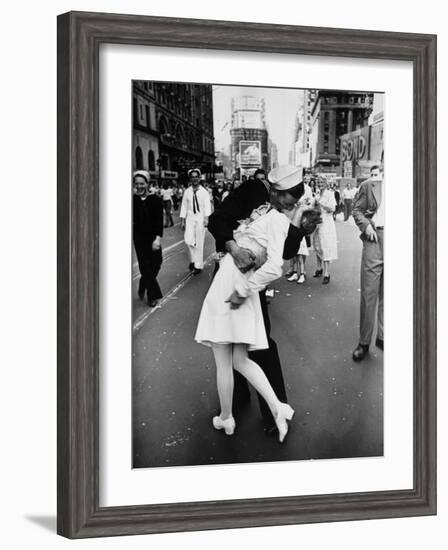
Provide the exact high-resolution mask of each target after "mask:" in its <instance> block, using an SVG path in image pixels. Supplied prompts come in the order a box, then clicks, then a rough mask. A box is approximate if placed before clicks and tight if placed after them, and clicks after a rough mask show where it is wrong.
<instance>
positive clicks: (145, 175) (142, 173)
mask: <svg viewBox="0 0 448 550" xmlns="http://www.w3.org/2000/svg"><path fill="white" fill-rule="evenodd" d="M136 176H142V177H143V178H145V180H146V183H149V179H150V178H149V172H147V171H146V170H135V172H134V173H133V174H132V177H133V178H135V177H136Z"/></svg>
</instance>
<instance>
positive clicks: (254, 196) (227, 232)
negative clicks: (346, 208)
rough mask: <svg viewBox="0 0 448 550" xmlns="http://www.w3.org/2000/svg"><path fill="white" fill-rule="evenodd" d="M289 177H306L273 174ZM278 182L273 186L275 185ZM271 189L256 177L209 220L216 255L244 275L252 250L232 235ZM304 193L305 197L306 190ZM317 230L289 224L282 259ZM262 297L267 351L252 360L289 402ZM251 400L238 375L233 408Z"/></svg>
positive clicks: (266, 414) (268, 428)
mask: <svg viewBox="0 0 448 550" xmlns="http://www.w3.org/2000/svg"><path fill="white" fill-rule="evenodd" d="M286 175H288V176H289V177H290V178H291V179H292V180H293V181H294V183H295V184H296V185H300V184H301V182H302V179H303V175H302V169H301V168H300V167H287V168H284V167H283V168H282V171H281V173H280V172H279V171H278V172H277V173H275V172H273V173H271V174H270V177H271V178H272V179H273V180H275V181H277V180H280V179H283V178H285V177H286ZM280 176H281V177H280ZM275 181H273V182H272V183H275ZM270 189H271V182H270V181H268V180H266V179H265V178H264V177H262V174H261V177H257V179H255V180H254V181H253V182H248V181H246V182H245V183H241V185H239V186H238V187H236V188H234V190H233V191H232V192H231V193H230V195H229V196H228V197H227V198H226V199H225V200H224V201H223V202H222V204H221V206H220V207H219V208H218V209H217V210H216V211H215V212H214V213H213V214H212V215H211V216H210V220H209V231H210V232H211V234H212V235H213V236H214V238H215V240H216V251H217V253H218V254H220V255H224V254H226V253H227V252H228V253H229V255H230V256H231V257H232V259H233V261H234V264H235V266H236V267H237V268H238V270H239V271H241V273H246V272H247V271H248V270H250V269H252V268H253V266H254V254H253V253H252V251H251V250H249V249H247V248H245V247H243V246H239V245H238V243H237V242H236V241H235V239H234V236H233V231H234V230H235V229H236V228H237V227H238V225H239V222H238V221H239V220H242V219H245V218H248V217H249V216H250V214H251V212H252V211H253V210H254V209H256V208H258V207H259V206H261V205H263V204H265V203H266V202H267V201H269V193H270ZM301 193H302V194H303V186H302V191H301ZM315 227H316V225H315V224H313V223H309V224H308V225H306V226H305V225H304V220H303V217H302V222H301V224H300V227H295V226H294V225H292V224H290V225H289V228H288V234H287V238H286V240H285V243H284V249H283V258H284V259H286V260H289V259H291V258H292V257H293V256H295V255H296V254H297V251H298V249H299V246H300V242H301V241H302V238H303V237H304V236H305V235H307V234H309V233H312V232H313V231H314V229H315ZM259 296H260V305H261V311H262V315H263V324H264V328H265V332H266V337H267V341H268V349H262V350H254V351H249V357H250V358H251V359H252V360H253V361H255V362H256V363H257V364H258V365H259V366H260V367H261V369H262V370H263V372H264V373H265V375H266V377H267V378H268V380H269V383H270V384H271V386H272V388H273V390H274V392H275V394H276V395H277V397H278V398H279V400H280V401H281V402H286V401H287V397H286V389H285V383H284V379H283V373H282V368H281V363H280V357H279V354H278V349H277V344H276V342H275V341H274V340H273V338H272V337H271V334H270V333H271V321H270V319H269V312H268V304H267V300H266V293H265V291H264V290H261V291H260V293H259ZM258 396H259V403H260V410H261V414H262V417H263V423H264V429H265V432H266V434H267V435H270V434H272V433H275V431H276V424H275V420H274V418H273V416H272V414H271V411H270V409H269V407H268V406H267V404H266V401H265V400H264V399H263V398H262V397H261V396H260V395H259V394H258ZM249 399H250V393H249V388H248V385H247V382H246V380H245V378H244V377H242V376H240V375H239V374H238V372H235V387H234V404H235V405H236V406H241V405H243V404H244V403H246V402H247V401H248V400H249Z"/></svg>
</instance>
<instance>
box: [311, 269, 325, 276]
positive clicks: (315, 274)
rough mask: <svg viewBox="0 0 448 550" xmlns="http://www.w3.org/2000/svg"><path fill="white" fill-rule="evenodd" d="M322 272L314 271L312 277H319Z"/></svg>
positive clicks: (319, 270) (321, 270) (320, 270)
mask: <svg viewBox="0 0 448 550" xmlns="http://www.w3.org/2000/svg"><path fill="white" fill-rule="evenodd" d="M323 272H324V270H323V269H316V271H315V272H314V275H313V277H316V278H317V277H321V276H322V273H323Z"/></svg>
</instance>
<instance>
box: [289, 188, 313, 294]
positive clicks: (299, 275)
mask: <svg viewBox="0 0 448 550" xmlns="http://www.w3.org/2000/svg"><path fill="white" fill-rule="evenodd" d="M298 204H299V205H301V206H306V207H308V208H311V207H312V206H313V204H314V197H313V192H312V190H311V187H310V186H309V185H308V184H307V183H304V193H303V195H302V197H301V198H300V200H299V203H298ZM310 246H311V240H310V237H309V235H306V236H305V237H303V238H302V241H301V243H300V248H299V251H298V253H297V254H296V255H295V256H294V257H293V258H292V259H291V260H290V267H289V270H288V271H287V272H286V273H285V277H286V278H287V279H288V281H290V282H297V283H298V284H299V285H302V284H303V283H304V282H305V280H306V271H305V262H306V258H307V256H309V252H308V248H309V247H310Z"/></svg>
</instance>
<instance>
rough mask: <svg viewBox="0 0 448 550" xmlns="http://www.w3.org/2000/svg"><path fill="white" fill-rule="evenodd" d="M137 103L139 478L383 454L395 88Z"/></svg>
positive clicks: (157, 91)
mask: <svg viewBox="0 0 448 550" xmlns="http://www.w3.org/2000/svg"><path fill="white" fill-rule="evenodd" d="M132 100H133V103H132V125H133V127H132V129H133V140H132V151H131V154H132V160H131V162H130V164H131V169H132V173H131V176H130V182H131V185H130V186H129V193H130V195H131V194H132V224H133V228H132V242H130V246H132V261H133V264H132V281H130V284H132V324H133V326H132V348H133V349H132V437H133V447H132V467H133V468H154V467H158V468H160V467H174V466H177V467H179V466H199V465H200V466H206V465H219V464H241V463H259V462H273V461H297V460H312V459H313V460H317V459H320V460H323V459H344V458H354V457H356V458H361V457H379V456H383V452H384V447H383V377H384V372H383V349H384V326H383V271H384V261H383V244H384V217H385V204H384V200H383V196H384V193H383V186H384V181H385V177H386V176H385V160H384V139H383V132H384V125H385V108H384V107H385V94H384V93H382V92H381V91H378V90H374V91H365V90H323V89H309V88H303V89H291V88H273V87H266V88H263V87H254V86H250V85H247V86H244V87H243V86H235V85H225V84H213V83H210V84H205V83H200V84H198V83H185V82H159V81H151V80H145V81H143V80H141V81H133V82H132Z"/></svg>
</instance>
